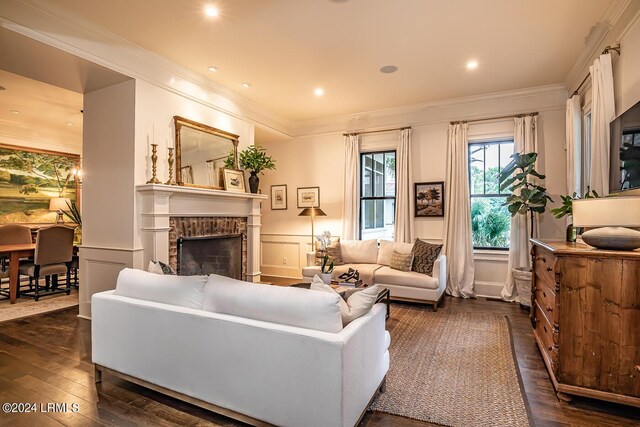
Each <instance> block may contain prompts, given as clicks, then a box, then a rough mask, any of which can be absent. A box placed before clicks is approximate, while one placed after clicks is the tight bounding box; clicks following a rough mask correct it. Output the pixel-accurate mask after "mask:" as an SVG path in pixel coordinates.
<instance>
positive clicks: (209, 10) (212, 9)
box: [204, 6, 218, 18]
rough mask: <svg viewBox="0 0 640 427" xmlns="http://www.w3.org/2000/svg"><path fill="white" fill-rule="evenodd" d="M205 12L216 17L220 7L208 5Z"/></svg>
mask: <svg viewBox="0 0 640 427" xmlns="http://www.w3.org/2000/svg"><path fill="white" fill-rule="evenodd" d="M204 13H205V14H206V15H207V16H211V17H213V18H215V17H216V16H218V9H216V8H215V7H213V6H207V7H205V8H204Z"/></svg>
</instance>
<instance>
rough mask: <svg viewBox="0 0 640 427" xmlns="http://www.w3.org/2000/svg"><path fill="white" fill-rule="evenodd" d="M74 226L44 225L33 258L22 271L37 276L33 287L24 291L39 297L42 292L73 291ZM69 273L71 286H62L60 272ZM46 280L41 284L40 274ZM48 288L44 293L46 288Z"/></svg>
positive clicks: (37, 238) (68, 281)
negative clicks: (71, 277)
mask: <svg viewBox="0 0 640 427" xmlns="http://www.w3.org/2000/svg"><path fill="white" fill-rule="evenodd" d="M73 233H74V232H73V228H70V227H66V226H64V225H54V226H51V227H46V228H41V229H40V230H38V234H37V235H36V250H35V254H34V256H33V262H30V263H26V264H22V265H21V266H20V269H19V274H22V275H25V276H29V278H30V279H33V282H34V285H33V289H30V290H28V291H21V292H20V295H25V296H29V297H32V298H34V299H35V300H36V301H38V299H39V298H40V297H41V296H44V295H53V294H58V293H66V294H67V295H69V293H70V292H71V281H70V277H69V276H70V272H69V270H70V268H71V260H72V258H73ZM60 274H65V275H66V280H67V286H66V288H65V289H59V288H58V275H60ZM42 277H44V278H45V279H47V278H48V277H50V278H51V282H52V283H51V285H50V284H49V280H46V285H45V286H40V278H42ZM43 290H44V291H45V292H44V293H43V292H42V291H43Z"/></svg>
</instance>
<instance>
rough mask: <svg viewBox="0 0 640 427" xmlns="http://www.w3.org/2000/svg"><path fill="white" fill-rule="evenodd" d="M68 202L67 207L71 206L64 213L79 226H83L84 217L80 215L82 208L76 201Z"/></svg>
mask: <svg viewBox="0 0 640 427" xmlns="http://www.w3.org/2000/svg"><path fill="white" fill-rule="evenodd" d="M65 203H66V204H67V207H68V208H69V210H68V211H64V210H63V211H62V213H63V214H65V215H66V217H67V218H69V219H70V220H71V221H73V222H75V223H76V224H78V225H79V226H81V227H82V217H81V216H80V209H78V205H76V202H71V203H69V202H65Z"/></svg>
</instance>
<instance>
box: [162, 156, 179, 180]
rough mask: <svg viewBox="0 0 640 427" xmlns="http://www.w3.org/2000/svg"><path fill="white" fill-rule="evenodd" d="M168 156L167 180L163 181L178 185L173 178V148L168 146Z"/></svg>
mask: <svg viewBox="0 0 640 427" xmlns="http://www.w3.org/2000/svg"><path fill="white" fill-rule="evenodd" d="M168 150H169V156H168V159H167V161H168V162H169V180H168V181H167V182H165V184H167V185H178V183H177V182H176V181H175V180H174V179H173V148H172V147H169V148H168Z"/></svg>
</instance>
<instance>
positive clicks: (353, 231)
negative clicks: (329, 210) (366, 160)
mask: <svg viewBox="0 0 640 427" xmlns="http://www.w3.org/2000/svg"><path fill="white" fill-rule="evenodd" d="M359 171H360V136H358V135H347V136H345V137H344V192H343V194H344V197H343V199H344V202H343V205H342V239H344V240H355V239H357V238H358V230H359V223H360V218H359V217H358V212H359V209H358V203H360V197H359V194H358V193H359V192H358V182H360V178H359V176H358V173H359Z"/></svg>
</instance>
